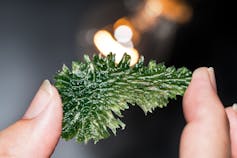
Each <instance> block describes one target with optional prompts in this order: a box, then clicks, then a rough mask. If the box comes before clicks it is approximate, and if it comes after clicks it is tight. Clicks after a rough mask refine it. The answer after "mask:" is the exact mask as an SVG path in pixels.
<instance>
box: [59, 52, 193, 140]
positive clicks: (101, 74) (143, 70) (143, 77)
mask: <svg viewBox="0 0 237 158" xmlns="http://www.w3.org/2000/svg"><path fill="white" fill-rule="evenodd" d="M84 59H85V62H80V61H77V62H72V70H70V69H69V68H68V67H67V66H65V65H64V66H63V68H62V70H61V71H60V72H58V73H57V74H56V76H55V86H56V87H57V89H58V91H59V93H60V95H61V97H62V102H63V112H64V115H63V129H62V138H64V139H66V140H69V139H72V138H74V137H75V138H76V140H77V141H78V142H85V143H87V142H88V141H89V140H91V139H92V140H94V142H95V143H96V142H98V141H99V140H101V139H104V138H107V137H108V136H109V135H110V133H111V131H112V132H113V133H114V134H116V130H117V129H118V128H122V129H124V127H125V124H124V123H123V122H122V121H121V120H120V119H119V117H122V114H121V111H123V110H125V109H128V108H129V106H128V105H138V106H139V107H140V108H141V109H142V110H143V111H144V112H145V114H147V112H152V111H153V110H154V109H155V108H156V107H160V108H162V107H164V106H166V105H167V104H168V102H169V99H175V98H176V96H177V95H183V94H184V91H185V90H186V88H187V86H188V84H189V82H190V80H191V74H192V73H191V72H190V71H189V70H188V69H186V68H184V67H183V68H179V69H177V70H176V69H175V68H174V67H168V68H166V67H165V65H164V64H163V63H160V64H156V62H155V61H150V62H149V64H148V66H144V58H143V57H141V58H140V60H139V62H138V63H137V64H136V65H134V66H133V67H130V56H129V55H127V54H125V55H124V56H123V58H122V60H121V61H120V63H119V64H115V55H112V54H110V55H108V56H107V57H105V58H104V57H100V56H98V55H94V57H93V60H92V61H91V60H90V58H89V57H88V56H87V55H85V56H84ZM128 103H129V104H128Z"/></svg>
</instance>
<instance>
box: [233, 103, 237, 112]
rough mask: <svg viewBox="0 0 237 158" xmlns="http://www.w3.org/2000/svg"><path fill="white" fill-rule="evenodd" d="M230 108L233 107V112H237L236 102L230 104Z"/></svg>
mask: <svg viewBox="0 0 237 158" xmlns="http://www.w3.org/2000/svg"><path fill="white" fill-rule="evenodd" d="M232 108H233V110H234V111H235V112H237V103H234V104H233V105H232Z"/></svg>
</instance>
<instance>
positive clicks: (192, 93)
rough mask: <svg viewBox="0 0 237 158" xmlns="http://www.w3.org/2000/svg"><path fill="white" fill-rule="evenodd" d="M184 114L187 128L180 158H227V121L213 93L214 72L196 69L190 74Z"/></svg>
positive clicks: (228, 152)
mask: <svg viewBox="0 0 237 158" xmlns="http://www.w3.org/2000/svg"><path fill="white" fill-rule="evenodd" d="M210 70H212V71H210ZM183 111H184V116H185V119H186V121H187V125H186V126H185V128H184V130H183V133H182V136H181V143H180V157H181V158H186V157H187V158H188V157H193V158H195V157H197V158H199V157H202V158H212V157H213V158H214V157H215V158H222V157H230V138H229V126H228V120H227V117H226V113H225V110H224V106H223V105H222V103H221V101H220V99H219V97H218V96H217V93H216V87H215V80H214V72H213V69H207V68H199V69H197V70H196V71H195V72H194V73H193V77H192V81H191V83H190V85H189V87H188V89H187V90H186V92H185V95H184V98H183Z"/></svg>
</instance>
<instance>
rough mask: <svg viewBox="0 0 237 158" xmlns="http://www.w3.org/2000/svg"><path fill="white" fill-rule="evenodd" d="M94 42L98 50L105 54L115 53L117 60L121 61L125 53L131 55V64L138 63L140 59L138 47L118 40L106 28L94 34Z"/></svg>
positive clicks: (117, 61)
mask: <svg viewBox="0 0 237 158" xmlns="http://www.w3.org/2000/svg"><path fill="white" fill-rule="evenodd" d="M94 43H95V45H96V47H97V48H98V50H99V51H100V52H101V53H102V54H103V55H105V56H106V55H108V54H109V53H111V52H112V53H113V54H115V62H116V63H119V62H120V60H121V59H122V57H123V55H124V53H127V54H128V55H130V56H131V63H130V65H131V66H132V65H134V64H136V63H137V61H138V59H139V54H138V52H137V50H136V49H134V48H127V47H125V46H123V45H122V44H120V43H119V42H117V41H116V40H115V39H114V38H113V37H112V35H111V34H110V33H109V32H108V31H106V30H100V31H98V32H96V34H95V35H94Z"/></svg>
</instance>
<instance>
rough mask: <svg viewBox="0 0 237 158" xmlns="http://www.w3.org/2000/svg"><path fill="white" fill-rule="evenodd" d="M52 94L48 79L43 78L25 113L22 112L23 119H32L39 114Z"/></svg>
mask: <svg viewBox="0 0 237 158" xmlns="http://www.w3.org/2000/svg"><path fill="white" fill-rule="evenodd" d="M52 94H53V91H52V86H51V84H50V82H49V80H44V81H43V83H42V84H41V86H40V88H39V90H38V92H37V93H36V95H35V97H34V99H33V100H32V102H31V104H30V107H29V108H28V109H27V111H26V113H25V114H24V116H23V118H24V119H32V118H34V117H36V116H37V115H39V113H40V112H42V111H43V110H44V109H45V107H47V104H48V103H49V101H50V99H51V96H52Z"/></svg>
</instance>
